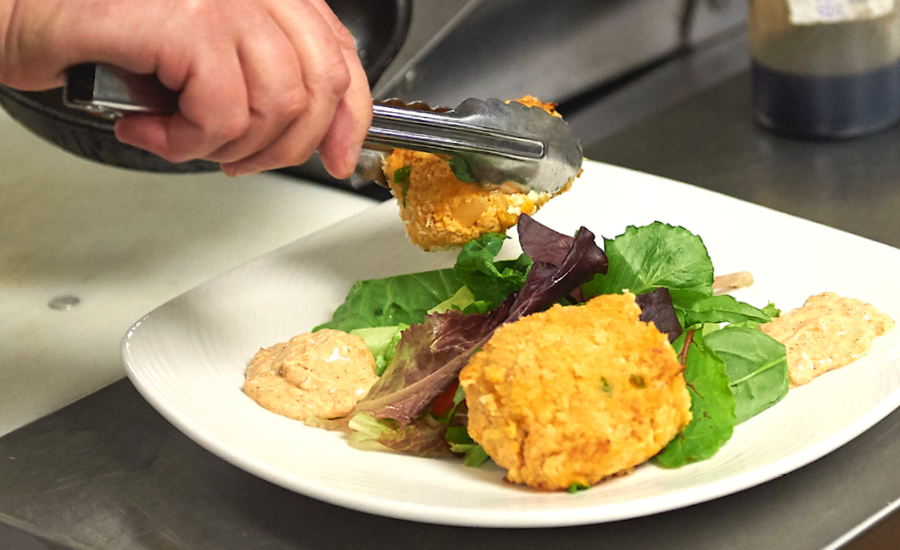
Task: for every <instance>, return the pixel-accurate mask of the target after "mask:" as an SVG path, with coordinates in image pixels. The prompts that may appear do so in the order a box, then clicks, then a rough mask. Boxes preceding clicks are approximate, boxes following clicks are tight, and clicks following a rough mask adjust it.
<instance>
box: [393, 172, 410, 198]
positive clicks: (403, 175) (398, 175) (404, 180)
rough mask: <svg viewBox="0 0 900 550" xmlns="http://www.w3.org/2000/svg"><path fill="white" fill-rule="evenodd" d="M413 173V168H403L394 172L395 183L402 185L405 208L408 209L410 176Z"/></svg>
mask: <svg viewBox="0 0 900 550" xmlns="http://www.w3.org/2000/svg"><path fill="white" fill-rule="evenodd" d="M411 173H412V166H403V167H401V168H397V169H396V170H394V183H397V184H400V185H402V187H401V188H400V193H401V194H402V195H403V201H402V206H403V208H406V195H407V194H408V193H409V176H410V174H411Z"/></svg>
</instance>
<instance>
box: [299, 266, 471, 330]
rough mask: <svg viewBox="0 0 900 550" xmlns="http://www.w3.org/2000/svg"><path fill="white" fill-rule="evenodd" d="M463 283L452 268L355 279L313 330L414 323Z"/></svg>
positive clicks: (423, 317) (451, 294)
mask: <svg viewBox="0 0 900 550" xmlns="http://www.w3.org/2000/svg"><path fill="white" fill-rule="evenodd" d="M461 286H462V283H461V282H460V281H459V279H457V278H456V275H455V274H454V273H453V270H452V269H439V270H435V271H424V272H422V273H411V274H409V275H398V276H395V277H386V278H384V279H369V280H367V281H357V282H356V283H354V284H353V286H352V287H351V288H350V292H349V293H348V294H347V298H346V299H345V300H344V303H343V304H341V305H340V306H338V308H337V309H336V310H335V311H334V314H333V315H332V317H331V321H329V322H327V323H324V324H321V325H319V326H317V327H316V328H315V329H314V330H320V329H323V328H331V329H335V330H343V331H344V332H350V331H351V330H355V329H359V328H370V327H386V326H396V325H399V324H400V323H405V324H407V325H414V324H417V323H421V322H422V321H423V320H425V315H426V314H427V312H428V310H429V309H431V308H433V307H434V306H435V304H438V303H440V302H443V301H444V300H447V299H448V298H450V297H451V296H453V295H454V294H456V291H458V290H459V288H460V287H461Z"/></svg>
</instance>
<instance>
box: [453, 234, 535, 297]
mask: <svg viewBox="0 0 900 550" xmlns="http://www.w3.org/2000/svg"><path fill="white" fill-rule="evenodd" d="M506 239H507V237H506V235H504V234H502V233H487V234H485V235H482V236H481V237H479V238H477V239H475V240H474V241H470V242H469V243H466V245H465V246H464V247H463V249H462V250H461V251H460V253H459V255H458V256H457V258H456V265H454V266H453V271H454V273H455V274H456V277H457V278H458V279H459V280H460V281H461V282H462V283H463V284H465V285H466V286H467V287H469V290H471V291H472V295H473V296H474V299H475V300H476V301H483V302H486V304H487V306H488V309H494V308H495V307H497V306H498V305H500V302H502V301H503V300H505V299H506V297H507V296H509V294H510V293H512V292H515V291H517V290H519V289H520V288H522V285H524V284H525V278H526V277H527V275H528V270H529V268H530V267H531V263H532V262H531V258H529V257H528V256H526V255H524V254H522V255H520V256H519V258H518V259H516V260H508V261H501V262H495V261H494V258H495V257H496V256H497V254H499V253H500V249H501V248H502V247H503V241H504V240H506Z"/></svg>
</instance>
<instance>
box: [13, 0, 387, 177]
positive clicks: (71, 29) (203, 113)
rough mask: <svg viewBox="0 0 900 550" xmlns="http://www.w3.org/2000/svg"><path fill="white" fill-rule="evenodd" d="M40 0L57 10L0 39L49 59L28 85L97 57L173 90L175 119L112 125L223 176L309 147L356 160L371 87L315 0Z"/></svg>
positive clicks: (343, 172) (301, 155) (331, 159)
mask: <svg viewBox="0 0 900 550" xmlns="http://www.w3.org/2000/svg"><path fill="white" fill-rule="evenodd" d="M0 1H2V0H0ZM34 2H37V0H20V2H19V3H17V4H16V5H17V6H19V5H21V6H27V5H30V4H32V3H34ZM44 3H49V4H53V6H56V7H54V9H53V10H51V9H49V8H47V9H45V10H44V11H45V12H47V13H46V14H44V12H41V13H40V14H37V15H35V12H29V14H28V15H29V17H22V18H20V19H21V20H22V23H21V24H17V25H16V26H15V29H17V30H16V33H15V35H14V36H13V35H9V36H13V40H12V43H13V44H14V45H16V47H17V48H19V49H22V48H25V47H26V46H27V47H28V49H27V51H26V50H25V49H22V51H23V52H25V53H23V54H22V55H17V56H16V59H20V58H21V59H22V60H28V59H30V60H35V59H40V60H43V61H41V64H40V66H41V67H43V66H47V67H50V68H48V69H47V70H46V71H44V72H46V73H47V75H49V76H42V77H41V79H36V78H33V80H34V82H31V81H29V85H38V84H41V83H42V82H43V81H45V80H46V81H53V83H55V80H53V79H55V78H56V77H57V75H58V74H60V71H61V70H62V69H64V68H65V67H67V66H70V65H73V64H76V63H81V62H104V63H111V64H114V65H117V66H120V67H122V68H125V69H128V70H132V71H136V72H141V73H156V74H157V76H159V78H160V81H162V83H163V84H164V85H166V86H167V87H169V88H170V89H173V90H178V91H179V93H180V95H179V103H178V108H179V110H178V112H177V113H176V114H175V115H172V116H167V117H161V116H148V115H136V116H129V117H126V118H124V119H122V120H120V121H118V122H117V123H116V136H117V137H118V138H119V139H120V140H121V141H123V142H125V143H129V144H132V145H135V146H137V147H140V148H143V149H147V150H149V151H151V152H153V153H155V154H157V155H159V156H161V157H163V158H165V159H167V160H170V161H173V162H181V161H186V160H190V159H195V158H202V159H208V160H212V161H215V162H219V163H220V164H221V166H222V168H223V170H224V171H225V172H226V173H227V174H229V175H237V174H247V173H255V172H259V171H262V170H266V169H273V168H279V167H284V166H291V165H295V164H300V163H302V162H303V161H305V160H306V159H307V158H309V157H310V156H311V155H312V154H313V153H314V152H315V151H316V150H317V149H319V150H320V151H321V153H322V158H323V162H324V163H325V166H326V168H327V169H328V170H329V171H330V172H331V173H332V174H334V175H336V176H338V177H345V176H347V175H349V173H350V172H351V171H352V169H353V167H354V166H355V164H356V158H357V157H358V153H359V148H360V145H361V144H362V141H363V139H364V137H365V133H366V131H367V129H368V126H369V123H370V120H371V95H370V92H369V88H368V83H367V81H366V76H365V72H364V71H363V68H362V65H361V63H360V61H359V58H358V56H357V53H356V49H355V47H354V44H353V39H352V37H351V36H350V34H349V32H347V30H346V28H345V27H344V26H343V25H342V24H341V23H340V22H339V21H338V20H337V17H335V16H334V13H333V12H331V10H330V9H329V8H328V6H327V5H326V4H325V2H324V0H290V1H284V0H192V1H191V2H189V3H184V2H179V1H175V0H169V1H167V0H145V1H144V2H138V3H135V2H132V1H130V0H104V2H95V1H92V0H69V1H66V2H62V1H61V0H45V2H41V5H43V4H44ZM176 7H177V9H175V8H176ZM38 31H41V32H38ZM45 36H46V38H44V37H45ZM22 37H31V38H32V39H30V40H25V39H24V38H22ZM36 37H37V38H36ZM19 44H21V45H22V46H21V47H20V46H19ZM17 51H18V50H17ZM31 64H33V62H32V63H31ZM20 65H21V66H22V67H26V66H28V65H29V63H28V62H26V61H22V62H20V63H18V64H17V65H16V67H17V68H15V69H14V70H13V69H9V68H6V67H5V66H3V65H0V76H3V75H4V74H6V75H13V76H11V77H7V78H8V79H14V78H19V77H18V76H15V75H18V74H19V73H21V74H31V73H30V72H28V71H26V70H25V69H22V68H21V67H19V66H20ZM42 74H43V73H42ZM19 80H22V79H21V78H19ZM38 80H40V82H38ZM35 82H36V83H37V84H35Z"/></svg>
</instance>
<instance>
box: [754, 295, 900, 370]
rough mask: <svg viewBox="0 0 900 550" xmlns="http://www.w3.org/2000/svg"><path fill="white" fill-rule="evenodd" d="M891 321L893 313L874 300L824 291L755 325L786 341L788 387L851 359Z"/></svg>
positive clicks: (850, 361)
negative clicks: (878, 306) (779, 315)
mask: <svg viewBox="0 0 900 550" xmlns="http://www.w3.org/2000/svg"><path fill="white" fill-rule="evenodd" d="M893 327H894V321H893V319H891V318H890V317H888V316H887V315H885V314H883V313H881V312H880V311H878V309H876V308H875V307H874V306H872V305H870V304H867V303H865V302H862V301H860V300H856V299H854V298H841V297H840V296H838V295H837V294H835V293H834V292H823V293H822V294H819V295H817V296H811V297H810V298H809V299H807V300H806V303H805V304H803V307H801V308H798V309H795V310H793V311H790V312H788V313H786V314H785V315H782V316H781V317H778V318H776V319H774V320H773V321H772V322H771V323H767V324H764V325H762V326H760V329H761V330H762V331H763V332H765V333H766V334H768V335H769V336H771V337H772V338H775V339H776V340H778V341H779V342H781V343H782V344H784V345H785V346H786V347H787V361H788V374H789V376H790V378H791V387H797V386H802V385H803V384H806V383H808V382H810V381H811V380H812V379H813V378H815V377H816V376H819V375H820V374H823V373H825V372H828V371H830V370H832V369H836V368H839V367H843V366H845V365H848V364H850V363H852V362H854V361H856V360H857V359H859V358H860V357H862V356H864V355H865V354H866V353H868V351H869V349H871V347H872V340H874V339H875V337H876V336H881V335H882V334H885V333H887V332H888V331H890V330H891V329H892V328H893Z"/></svg>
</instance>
